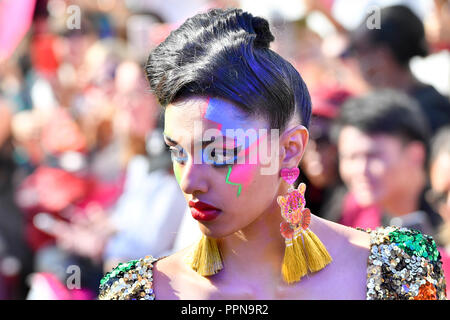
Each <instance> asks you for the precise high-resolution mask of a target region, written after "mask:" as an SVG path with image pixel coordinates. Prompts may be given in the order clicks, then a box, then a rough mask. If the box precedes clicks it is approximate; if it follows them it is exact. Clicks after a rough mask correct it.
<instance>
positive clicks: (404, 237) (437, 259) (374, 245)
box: [99, 227, 446, 300]
mask: <svg viewBox="0 0 450 320" xmlns="http://www.w3.org/2000/svg"><path fill="white" fill-rule="evenodd" d="M360 230H362V229H360ZM363 231H365V232H368V233H369V234H370V239H371V240H370V241H371V243H370V255H369V258H368V261H367V290H366V298H367V299H368V300H394V299H395V300H397V299H398V300H411V299H413V300H445V299H446V296H445V291H446V283H445V279H444V274H443V269H442V262H441V256H440V254H439V251H438V250H437V248H436V244H435V242H434V240H433V239H432V238H431V237H430V236H427V235H424V234H421V233H420V232H418V231H415V230H409V229H405V228H397V227H386V228H378V229H376V230H370V229H368V230H363ZM157 260H158V259H155V258H153V257H151V256H147V257H145V258H142V259H139V260H132V261H129V262H127V263H124V264H119V265H118V266H117V267H116V268H115V269H113V270H112V271H111V272H109V273H107V274H106V275H105V276H104V277H103V279H102V280H101V282H100V295H99V299H100V300H117V299H118V300H140V299H144V300H154V299H155V292H154V290H153V271H152V268H153V263H155V262H156V261H157Z"/></svg>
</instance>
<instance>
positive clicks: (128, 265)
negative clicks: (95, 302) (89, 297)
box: [100, 260, 139, 285]
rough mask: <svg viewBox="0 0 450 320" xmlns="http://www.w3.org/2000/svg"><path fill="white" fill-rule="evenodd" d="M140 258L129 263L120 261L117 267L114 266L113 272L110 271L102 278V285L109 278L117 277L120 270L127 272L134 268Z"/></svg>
mask: <svg viewBox="0 0 450 320" xmlns="http://www.w3.org/2000/svg"><path fill="white" fill-rule="evenodd" d="M138 262H139V260H131V261H129V262H127V263H119V264H118V265H117V267H116V268H114V269H113V270H112V271H111V272H108V273H107V274H106V275H105V276H104V277H103V278H102V279H101V280H100V285H102V284H104V283H105V282H107V281H108V280H109V279H111V278H113V277H116V276H117V275H118V274H119V273H120V272H124V273H125V272H127V271H129V270H131V269H133V268H134V266H135V265H136V263H138Z"/></svg>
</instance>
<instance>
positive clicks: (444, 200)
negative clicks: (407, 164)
mask: <svg viewBox="0 0 450 320" xmlns="http://www.w3.org/2000/svg"><path fill="white" fill-rule="evenodd" d="M429 165H430V167H429V168H430V171H429V172H430V181H431V189H430V190H429V192H428V194H427V198H428V199H429V201H430V203H431V204H432V205H433V206H434V208H435V210H436V211H437V212H438V213H439V214H440V215H441V217H442V220H443V223H442V226H441V228H440V230H439V231H440V233H439V234H438V236H439V238H440V242H441V244H442V247H441V248H439V250H440V252H441V255H442V263H443V269H444V274H445V276H446V277H447V278H449V277H450V126H446V127H443V128H441V129H440V130H439V131H438V133H437V134H436V135H435V136H434V137H433V140H432V144H431V154H430V162H429ZM449 293H450V287H447V296H448V295H449Z"/></svg>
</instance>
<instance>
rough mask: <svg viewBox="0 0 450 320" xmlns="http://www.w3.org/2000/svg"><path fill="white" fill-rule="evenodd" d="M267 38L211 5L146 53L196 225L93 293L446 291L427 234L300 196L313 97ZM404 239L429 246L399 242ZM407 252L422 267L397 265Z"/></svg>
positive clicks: (280, 295) (237, 15)
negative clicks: (366, 224) (360, 220)
mask: <svg viewBox="0 0 450 320" xmlns="http://www.w3.org/2000/svg"><path fill="white" fill-rule="evenodd" d="M273 40H274V37H273V36H272V34H271V32H270V30H269V25H268V23H267V21H266V20H264V19H262V18H258V17H253V16H252V15H251V14H249V13H246V12H243V11H241V10H237V9H227V10H212V11H209V12H208V13H205V14H199V15H196V16H194V17H193V18H191V19H188V20H187V21H186V22H185V23H184V24H183V25H182V26H180V27H179V29H177V30H176V31H174V32H172V33H171V35H170V36H169V37H168V38H167V39H166V40H165V41H164V42H163V43H162V44H161V45H159V46H158V47H157V48H156V49H155V50H154V51H153V52H152V53H151V54H150V57H149V60H148V64H147V67H146V70H147V77H148V80H149V83H150V86H151V88H152V90H153V92H154V93H155V95H156V96H157V97H158V99H159V102H160V103H161V105H162V106H164V107H165V129H164V134H165V140H166V143H167V144H168V146H169V147H170V149H171V152H172V160H173V166H174V172H175V175H176V178H177V181H178V183H179V185H180V188H181V190H182V191H183V194H184V196H185V198H186V201H187V202H188V204H189V206H190V208H191V213H192V216H193V217H194V218H195V219H197V220H198V224H199V227H200V230H201V232H202V234H203V237H202V239H201V240H200V241H199V243H198V244H196V245H193V246H192V247H188V248H186V249H184V250H181V251H179V252H177V253H175V254H173V255H171V256H168V257H164V258H160V259H154V258H153V257H150V256H148V257H146V258H143V259H140V260H135V261H130V262H128V263H126V264H122V265H119V266H118V267H117V268H116V269H114V270H113V271H112V272H111V273H109V274H107V275H106V276H105V277H104V278H103V279H102V281H101V285H100V296H99V298H100V299H141V298H143V299H155V298H156V299H203V300H206V299H366V298H369V299H378V298H417V297H419V298H421V297H428V298H430V297H431V298H444V295H443V292H444V291H443V290H444V289H443V287H445V282H444V279H443V276H442V270H441V263H440V261H439V257H438V256H437V255H438V253H437V250H436V246H435V244H434V242H433V240H432V239H430V238H428V237H424V236H422V235H420V234H416V233H413V232H409V231H408V230H397V229H394V228H392V229H383V230H379V231H377V232H372V233H368V232H364V231H360V230H356V229H351V228H348V227H345V226H342V225H339V224H336V223H333V222H330V221H326V220H324V219H321V218H319V217H316V216H314V215H311V214H310V212H309V210H308V209H307V208H306V207H305V201H304V197H303V193H304V191H305V185H304V184H300V185H299V186H298V188H297V189H294V188H293V187H292V183H293V182H294V181H295V180H296V178H297V176H298V169H297V167H298V164H299V162H300V159H301V158H302V156H303V153H304V150H305V147H306V145H307V142H308V129H307V127H308V122H309V119H310V114H311V102H310V97H309V93H308V90H307V88H306V85H305V83H304V82H303V80H302V78H301V77H300V75H299V74H298V72H297V71H296V70H295V69H294V68H293V67H292V65H291V64H290V63H288V62H287V61H285V60H284V59H283V58H281V57H280V56H278V55H277V54H276V53H274V52H273V51H271V50H270V49H269V44H270V42H271V41H273ZM243 132H244V133H245V134H244V135H243V134H242V133H243ZM319 239H320V240H319ZM405 239H408V240H409V241H410V242H409V243H408V245H409V246H410V247H411V248H413V246H414V248H417V250H419V249H420V250H422V251H420V253H421V254H422V255H425V254H427V255H429V256H430V259H429V260H428V259H426V258H424V257H421V256H420V254H419V253H418V252H419V251H418V252H416V251H415V250H416V249H414V250H413V249H410V248H409V247H407V248H406V249H405V250H406V251H408V252H409V254H408V253H407V252H406V251H405V250H403V249H400V248H401V246H402V241H403V240H405ZM395 243H398V246H396V245H394V244H395ZM385 252H386V253H385ZM387 252H389V254H390V255H391V258H394V260H393V264H394V265H391V264H390V262H389V261H390V260H391V259H388V258H387V256H386V255H385V254H387ZM413 257H414V260H413ZM395 258H398V261H399V262H397V260H395ZM406 258H411V259H409V260H405V259H406ZM413 263H414V265H413ZM416 263H419V265H420V263H422V264H423V265H424V266H425V263H426V264H427V266H428V267H426V268H425V267H424V268H422V269H421V270H420V272H419V271H417V270H415V271H414V272H413V271H411V272H409V271H408V270H409V269H408V270H406V268H411V270H412V268H413V267H414V268H416V267H417V265H416ZM391 267H392V268H393V270H394V271H392V270H391V269H390V268H391ZM395 267H398V268H399V272H397V270H396V269H395ZM400 267H403V268H400ZM403 269H404V270H403ZM400 270H403V271H401V272H400ZM394 273H399V274H398V275H394ZM406 273H407V274H406ZM413 273H414V276H413ZM368 276H369V280H367V278H368ZM402 276H403V278H402ZM400 279H404V280H403V282H400ZM425 279H428V280H425ZM366 282H367V283H366Z"/></svg>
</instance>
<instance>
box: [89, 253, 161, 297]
mask: <svg viewBox="0 0 450 320" xmlns="http://www.w3.org/2000/svg"><path fill="white" fill-rule="evenodd" d="M158 260H159V259H155V258H153V257H152V256H147V257H145V258H142V259H138V260H131V261H129V262H126V263H119V265H118V266H117V267H115V268H114V269H113V270H112V271H111V272H108V273H107V274H106V275H105V276H104V277H103V278H102V280H101V281H100V287H99V289H100V294H99V296H98V298H99V300H154V299H155V293H154V292H153V263H155V262H156V261H158Z"/></svg>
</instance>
